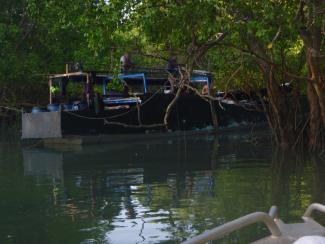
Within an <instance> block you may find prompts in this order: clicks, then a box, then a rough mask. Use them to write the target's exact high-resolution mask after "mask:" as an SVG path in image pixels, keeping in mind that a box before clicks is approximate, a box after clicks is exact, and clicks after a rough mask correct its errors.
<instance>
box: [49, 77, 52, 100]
mask: <svg viewBox="0 0 325 244" xmlns="http://www.w3.org/2000/svg"><path fill="white" fill-rule="evenodd" d="M51 88H52V79H51V78H49V91H50V95H49V96H50V99H49V100H50V104H52V91H51V90H52V89H51Z"/></svg>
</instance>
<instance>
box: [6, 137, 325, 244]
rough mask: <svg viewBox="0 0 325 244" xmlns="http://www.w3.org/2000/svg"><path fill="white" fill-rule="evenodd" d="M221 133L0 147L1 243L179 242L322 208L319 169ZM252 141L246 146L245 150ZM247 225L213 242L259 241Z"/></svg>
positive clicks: (322, 172)
mask: <svg viewBox="0 0 325 244" xmlns="http://www.w3.org/2000/svg"><path fill="white" fill-rule="evenodd" d="M253 139H254V140H252V135H251V134H250V133H247V134H246V135H245V134H244V135H241V134H230V133H229V134H228V135H225V136H222V137H219V138H217V137H214V136H207V135H205V136H196V137H185V136H184V137H179V138H173V139H170V140H166V139H163V140H156V141H145V140H144V141H139V142H138V143H132V144H128V143H125V144H121V143H120V144H117V145H97V146H86V147H78V146H76V147H69V148H67V147H58V148H51V149H49V148H40V147H37V145H29V146H21V145H20V144H19V143H17V141H16V139H12V140H11V139H10V138H9V137H8V138H3V139H2V141H1V143H0V216H1V217H0V243H158V242H163V243H178V242H181V241H182V240H185V239H186V238H188V237H189V236H193V235H195V234H198V233H201V232H202V231H204V230H206V229H210V228H213V227H215V226H217V225H220V224H222V223H224V222H227V221H230V220H232V219H234V218H237V217H240V216H242V215H245V214H247V213H250V212H254V211H268V209H269V207H270V206H271V205H273V204H276V205H277V206H278V207H279V210H280V213H279V214H280V217H281V218H282V219H283V220H284V221H286V222H292V221H297V220H299V216H301V215H302V214H303V212H304V210H305V209H306V207H307V206H308V205H309V204H310V203H311V202H321V203H324V200H325V199H324V197H325V191H324V189H325V182H324V181H322V180H321V179H323V177H324V176H325V163H323V162H322V161H321V160H319V159H310V158H307V157H305V158H304V157H302V156H298V155H297V154H284V155H281V154H275V153H274V152H272V149H271V147H270V145H269V143H268V138H267V137H266V136H259V137H257V138H255V137H254V138H253ZM252 142H253V143H252ZM268 234H269V232H268V231H267V229H266V227H265V226H264V225H263V224H257V225H253V226H251V227H249V228H245V229H243V230H241V231H238V232H235V233H233V234H231V235H230V236H228V237H226V238H224V239H222V240H220V241H218V243H249V242H250V241H253V240H256V239H257V238H260V237H263V236H266V235H268Z"/></svg>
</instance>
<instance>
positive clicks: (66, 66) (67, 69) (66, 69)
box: [65, 64, 69, 74]
mask: <svg viewBox="0 0 325 244" xmlns="http://www.w3.org/2000/svg"><path fill="white" fill-rule="evenodd" d="M65 73H66V74H67V73H69V64H65Z"/></svg>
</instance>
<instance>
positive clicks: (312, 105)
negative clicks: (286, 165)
mask: <svg viewBox="0 0 325 244" xmlns="http://www.w3.org/2000/svg"><path fill="white" fill-rule="evenodd" d="M307 97H308V102H309V114H310V115H309V116H310V121H309V140H308V147H309V150H310V151H312V152H315V151H316V150H317V149H318V148H317V146H318V145H319V141H320V138H319V137H320V131H321V126H322V124H321V121H322V120H321V116H320V114H321V113H320V106H319V103H318V96H317V93H316V91H315V88H314V86H313V84H311V83H309V84H308V89H307Z"/></svg>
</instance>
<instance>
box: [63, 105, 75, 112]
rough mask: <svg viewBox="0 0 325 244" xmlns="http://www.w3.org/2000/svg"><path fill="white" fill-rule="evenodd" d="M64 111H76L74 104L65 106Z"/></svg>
mask: <svg viewBox="0 0 325 244" xmlns="http://www.w3.org/2000/svg"><path fill="white" fill-rule="evenodd" d="M63 109H64V111H71V110H74V108H73V104H70V103H66V104H63Z"/></svg>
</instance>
